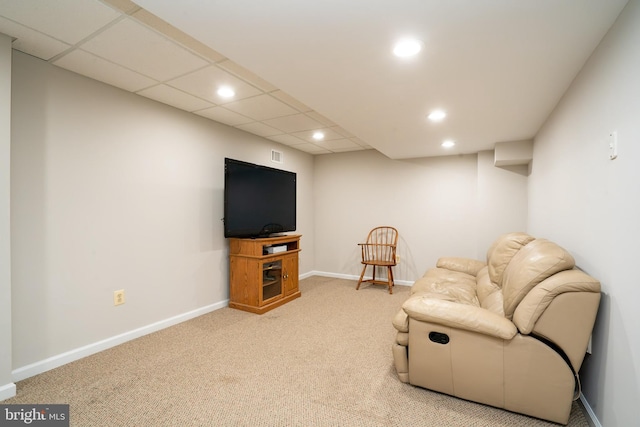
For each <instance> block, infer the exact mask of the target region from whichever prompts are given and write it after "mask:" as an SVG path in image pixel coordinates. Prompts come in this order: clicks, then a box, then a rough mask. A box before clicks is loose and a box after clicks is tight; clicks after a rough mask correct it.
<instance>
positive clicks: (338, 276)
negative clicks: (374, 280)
mask: <svg viewBox="0 0 640 427" xmlns="http://www.w3.org/2000/svg"><path fill="white" fill-rule="evenodd" d="M303 276H304V277H302V276H300V279H304V278H307V277H310V276H323V277H332V278H334V279H347V280H358V279H359V278H360V276H359V275H358V276H356V275H353V274H342V273H329V272H326V271H315V270H314V271H310V272H308V273H305V274H304V275H303ZM364 278H365V279H367V280H369V279H371V276H365V277H364ZM393 283H395V284H396V285H402V286H411V285H413V283H414V282H413V281H408V280H394V281H393Z"/></svg>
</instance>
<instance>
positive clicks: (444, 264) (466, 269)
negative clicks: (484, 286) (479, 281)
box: [436, 257, 487, 276]
mask: <svg viewBox="0 0 640 427" xmlns="http://www.w3.org/2000/svg"><path fill="white" fill-rule="evenodd" d="M486 265H487V264H486V263H484V262H482V261H478V260H477V259H470V258H456V257H442V258H440V259H438V262H437V263H436V267H439V268H446V269H447V270H451V271H459V272H461V273H466V274H470V275H472V276H477V275H478V272H479V271H480V270H482V268H483V267H485V266H486Z"/></svg>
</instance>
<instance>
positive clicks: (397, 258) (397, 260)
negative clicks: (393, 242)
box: [396, 255, 400, 264]
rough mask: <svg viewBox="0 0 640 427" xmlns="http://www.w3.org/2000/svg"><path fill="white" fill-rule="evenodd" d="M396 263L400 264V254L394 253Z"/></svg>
mask: <svg viewBox="0 0 640 427" xmlns="http://www.w3.org/2000/svg"><path fill="white" fill-rule="evenodd" d="M396 264H400V255H396Z"/></svg>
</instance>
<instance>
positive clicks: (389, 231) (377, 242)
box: [356, 226, 398, 294]
mask: <svg viewBox="0 0 640 427" xmlns="http://www.w3.org/2000/svg"><path fill="white" fill-rule="evenodd" d="M358 245H359V246H360V248H361V250H362V264H364V266H363V268H362V274H360V280H358V286H356V290H358V289H360V285H361V284H362V283H373V284H376V285H387V286H389V293H390V294H392V293H393V271H392V270H391V267H394V266H395V265H396V247H397V245H398V230H396V229H395V228H393V227H388V226H384V227H376V228H374V229H373V230H371V231H370V232H369V236H368V237H367V241H366V243H358ZM369 265H370V266H372V267H373V274H372V278H371V279H367V280H363V278H364V273H365V271H366V269H367V266H369ZM376 267H385V268H386V269H387V280H386V281H382V280H376Z"/></svg>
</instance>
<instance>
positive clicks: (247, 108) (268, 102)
mask: <svg viewBox="0 0 640 427" xmlns="http://www.w3.org/2000/svg"><path fill="white" fill-rule="evenodd" d="M225 108H228V109H229V110H232V111H235V112H236V113H238V114H242V115H243V116H247V117H251V118H252V119H254V120H257V121H262V120H268V119H273V118H276V117H281V116H288V115H291V114H295V113H297V111H296V110H294V109H293V108H291V107H289V106H288V105H287V104H285V103H283V102H280V101H278V100H277V99H275V98H273V97H271V96H269V95H260V96H256V97H254V98H248V99H244V100H242V101H237V102H231V103H229V104H226V105H225Z"/></svg>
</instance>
